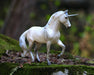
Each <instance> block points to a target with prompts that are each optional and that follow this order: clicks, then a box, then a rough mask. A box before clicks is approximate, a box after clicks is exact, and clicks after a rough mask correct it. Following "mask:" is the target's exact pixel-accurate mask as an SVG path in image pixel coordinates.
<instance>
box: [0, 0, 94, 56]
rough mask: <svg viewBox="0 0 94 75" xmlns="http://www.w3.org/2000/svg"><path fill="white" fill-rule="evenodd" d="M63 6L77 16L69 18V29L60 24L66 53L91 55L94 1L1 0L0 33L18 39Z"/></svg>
mask: <svg viewBox="0 0 94 75" xmlns="http://www.w3.org/2000/svg"><path fill="white" fill-rule="evenodd" d="M66 9H68V10H69V14H75V13H77V14H79V15H78V16H76V17H70V21H71V24H72V26H71V28H69V29H67V28H66V27H64V25H62V26H61V29H60V31H61V37H60V39H61V40H62V41H63V43H64V44H65V45H66V50H65V52H70V53H72V54H73V55H80V56H82V57H92V58H94V0H1V1H0V32H1V33H2V34H4V35H7V36H9V37H12V38H14V39H17V40H18V39H19V37H20V35H21V34H22V33H23V32H24V31H25V30H27V29H28V28H30V27H32V26H44V25H46V23H47V21H48V19H49V18H50V16H51V15H52V14H53V13H54V12H56V11H59V10H66ZM52 47H53V48H52V49H54V50H61V48H60V47H59V46H57V45H55V46H52Z"/></svg>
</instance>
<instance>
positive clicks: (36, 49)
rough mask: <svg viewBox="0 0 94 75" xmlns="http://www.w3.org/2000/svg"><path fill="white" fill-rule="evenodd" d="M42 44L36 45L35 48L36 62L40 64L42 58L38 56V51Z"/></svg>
mask: <svg viewBox="0 0 94 75" xmlns="http://www.w3.org/2000/svg"><path fill="white" fill-rule="evenodd" d="M40 46H41V44H40V43H37V42H36V43H35V48H34V53H35V60H37V61H38V62H40V58H39V55H38V50H39V48H40Z"/></svg>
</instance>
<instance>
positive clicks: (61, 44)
mask: <svg viewBox="0 0 94 75" xmlns="http://www.w3.org/2000/svg"><path fill="white" fill-rule="evenodd" d="M57 44H58V45H59V46H60V47H61V48H62V51H61V53H60V54H59V55H58V57H60V56H61V55H63V53H64V51H65V45H64V44H63V43H62V41H61V40H58V42H57Z"/></svg>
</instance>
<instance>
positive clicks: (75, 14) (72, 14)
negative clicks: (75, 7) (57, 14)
mask: <svg viewBox="0 0 94 75" xmlns="http://www.w3.org/2000/svg"><path fill="white" fill-rule="evenodd" d="M77 15H78V14H72V15H68V17H71V16H77Z"/></svg>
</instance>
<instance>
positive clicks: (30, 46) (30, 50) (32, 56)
mask: <svg viewBox="0 0 94 75" xmlns="http://www.w3.org/2000/svg"><path fill="white" fill-rule="evenodd" d="M32 45H33V41H32V40H29V50H28V51H29V53H30V55H31V58H32V62H34V60H35V59H34V55H33V53H32Z"/></svg>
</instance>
